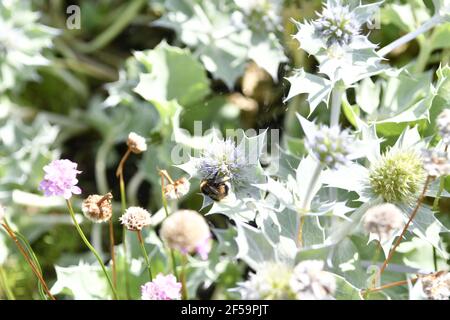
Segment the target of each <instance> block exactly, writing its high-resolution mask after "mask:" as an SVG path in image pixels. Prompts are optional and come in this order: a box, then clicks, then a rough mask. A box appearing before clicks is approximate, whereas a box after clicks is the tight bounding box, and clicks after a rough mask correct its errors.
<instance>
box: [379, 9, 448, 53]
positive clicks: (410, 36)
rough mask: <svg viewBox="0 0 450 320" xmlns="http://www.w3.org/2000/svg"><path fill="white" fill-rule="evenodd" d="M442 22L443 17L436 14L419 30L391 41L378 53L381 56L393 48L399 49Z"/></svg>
mask: <svg viewBox="0 0 450 320" xmlns="http://www.w3.org/2000/svg"><path fill="white" fill-rule="evenodd" d="M441 22H442V18H441V17H440V16H438V15H435V16H434V17H432V18H431V19H430V20H428V21H427V22H425V23H424V24H423V25H421V26H420V27H419V28H417V30H415V31H412V32H410V33H408V34H406V35H404V36H403V37H401V38H399V39H397V40H395V41H394V42H391V43H390V44H388V45H387V46H385V47H384V48H381V49H380V50H378V52H377V53H378V55H380V56H381V57H384V56H386V55H387V54H388V53H390V52H391V51H393V50H395V49H397V48H398V47H400V46H402V45H404V44H405V43H408V42H409V41H411V40H413V39H415V38H416V37H417V36H419V35H421V34H422V33H425V32H427V31H428V30H430V29H432V28H433V27H434V26H436V25H438V24H439V23H441Z"/></svg>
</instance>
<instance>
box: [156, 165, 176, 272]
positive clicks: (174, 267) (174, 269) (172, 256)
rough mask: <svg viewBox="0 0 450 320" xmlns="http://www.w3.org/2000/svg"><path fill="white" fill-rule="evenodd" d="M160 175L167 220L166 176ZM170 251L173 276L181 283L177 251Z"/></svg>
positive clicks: (162, 199)
mask: <svg viewBox="0 0 450 320" xmlns="http://www.w3.org/2000/svg"><path fill="white" fill-rule="evenodd" d="M160 175H161V201H162V204H163V207H164V212H165V213H166V218H167V217H168V216H169V208H168V205H167V199H166V196H165V194H164V176H163V175H162V174H161V172H160ZM169 251H170V258H171V260H172V271H173V274H174V275H175V277H176V278H177V280H178V281H179V279H180V278H179V276H178V272H177V262H176V260H175V251H174V250H173V249H172V248H170V249H169Z"/></svg>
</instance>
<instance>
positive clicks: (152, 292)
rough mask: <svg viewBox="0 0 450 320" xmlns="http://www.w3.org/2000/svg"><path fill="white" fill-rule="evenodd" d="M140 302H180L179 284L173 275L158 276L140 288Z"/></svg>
mask: <svg viewBox="0 0 450 320" xmlns="http://www.w3.org/2000/svg"><path fill="white" fill-rule="evenodd" d="M141 293H142V300H180V299H181V283H179V282H177V279H176V278H175V276H174V275H172V274H169V275H167V276H164V275H163V274H161V273H160V274H158V275H157V276H156V277H155V279H153V281H151V282H147V283H146V284H144V285H143V286H141Z"/></svg>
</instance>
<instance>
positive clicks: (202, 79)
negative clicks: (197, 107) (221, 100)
mask: <svg viewBox="0 0 450 320" xmlns="http://www.w3.org/2000/svg"><path fill="white" fill-rule="evenodd" d="M135 57H136V59H137V60H138V61H140V62H141V63H142V62H145V64H146V65H148V66H149V69H150V72H148V73H144V74H141V75H140V79H139V83H138V85H137V86H136V88H135V89H134V90H135V91H136V92H137V93H138V94H140V95H141V96H142V97H143V98H144V99H146V100H148V101H150V102H152V103H158V104H161V103H166V102H167V101H171V100H174V99H175V100H177V102H178V103H180V104H181V105H182V106H188V105H192V104H193V103H196V102H199V101H201V100H202V99H203V98H205V97H206V95H208V94H209V81H208V78H207V76H206V72H205V70H204V69H203V67H202V65H201V64H200V63H199V62H198V61H197V60H195V58H194V57H193V56H192V55H191V53H190V52H189V50H186V49H180V48H177V47H172V46H170V45H168V44H167V43H166V42H165V41H163V42H162V43H160V44H159V45H158V46H157V47H156V48H155V49H153V50H149V51H144V52H136V53H135Z"/></svg>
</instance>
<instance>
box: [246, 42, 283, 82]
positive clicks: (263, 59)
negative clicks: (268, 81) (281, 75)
mask: <svg viewBox="0 0 450 320" xmlns="http://www.w3.org/2000/svg"><path fill="white" fill-rule="evenodd" d="M251 43H252V45H251V47H250V49H249V51H248V57H249V58H250V59H252V60H253V61H254V62H255V63H256V64H257V65H258V66H260V67H261V68H263V69H265V70H266V71H267V72H268V73H269V74H270V75H271V77H272V79H274V80H275V81H277V80H278V66H279V65H280V63H282V62H286V61H287V57H286V56H285V54H284V51H283V47H282V46H281V44H280V43H279V41H278V39H277V37H276V36H275V34H273V33H269V34H256V33H253V35H252V39H251Z"/></svg>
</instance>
